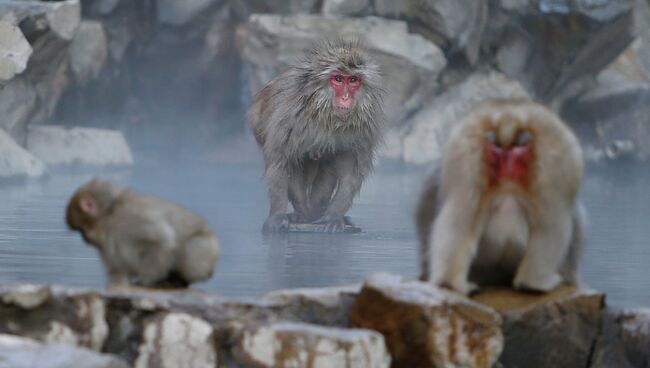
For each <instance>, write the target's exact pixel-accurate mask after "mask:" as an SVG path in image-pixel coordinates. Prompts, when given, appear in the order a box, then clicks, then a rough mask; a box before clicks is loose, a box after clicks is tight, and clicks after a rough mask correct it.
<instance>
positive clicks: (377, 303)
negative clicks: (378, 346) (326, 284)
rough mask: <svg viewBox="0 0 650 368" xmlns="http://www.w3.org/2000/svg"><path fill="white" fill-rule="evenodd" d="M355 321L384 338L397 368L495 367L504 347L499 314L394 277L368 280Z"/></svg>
mask: <svg viewBox="0 0 650 368" xmlns="http://www.w3.org/2000/svg"><path fill="white" fill-rule="evenodd" d="M350 320H351V325H352V326H355V327H361V328H368V329H371V330H376V331H379V332H381V333H382V335H384V338H385V339H386V345H387V346H388V350H389V351H390V354H391V356H392V360H393V365H392V366H393V367H404V368H406V367H476V368H490V367H492V366H493V364H494V363H495V362H496V361H497V359H498V357H499V354H501V351H502V349H503V335H502V333H501V318H500V317H499V315H498V313H496V312H495V311H494V310H492V309H490V308H488V307H485V306H483V305H480V304H478V303H475V302H473V301H472V300H470V299H467V298H465V297H464V296H462V295H459V294H457V293H453V292H450V291H447V290H444V289H439V288H436V287H434V286H433V285H432V284H430V283H425V282H420V281H407V280H405V279H403V278H402V277H399V276H394V275H389V274H373V275H371V276H370V277H368V279H367V280H366V282H365V283H364V285H363V288H362V289H361V292H360V293H359V296H358V297H357V300H356V302H355V304H354V306H353V307H352V314H351V317H350Z"/></svg>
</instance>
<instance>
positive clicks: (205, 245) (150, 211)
mask: <svg viewBox="0 0 650 368" xmlns="http://www.w3.org/2000/svg"><path fill="white" fill-rule="evenodd" d="M66 222H67V223H68V226H69V227H70V229H72V230H77V231H79V232H80V233H81V236H82V237H83V238H84V240H85V241H86V242H87V243H89V244H91V245H93V246H95V247H97V249H98V250H99V253H100V255H101V258H102V261H103V263H104V266H105V267H106V271H107V273H108V283H109V286H112V287H115V286H126V285H128V284H137V285H142V286H149V287H156V286H160V287H162V286H166V287H172V286H175V287H186V286H188V285H189V284H190V283H192V282H197V281H202V280H206V279H208V278H210V277H211V276H212V271H213V269H214V265H215V263H216V262H217V259H218V258H219V243H218V241H217V238H216V237H215V235H214V234H213V233H212V230H210V228H209V227H208V225H207V223H206V222H205V221H204V220H203V219H202V218H201V217H199V216H198V215H196V214H194V213H192V212H190V211H188V210H187V209H185V208H183V207H181V206H178V205H176V204H173V203H170V202H168V201H165V200H163V199H161V198H156V197H152V196H146V195H140V194H135V193H132V192H131V191H129V190H128V189H125V188H122V187H121V186H119V185H117V184H114V183H112V182H109V181H105V180H98V179H93V180H91V181H90V182H89V183H86V184H84V185H83V186H81V187H80V188H79V189H78V190H77V191H76V192H75V193H74V195H73V196H72V198H71V199H70V202H69V203H68V208H67V212H66Z"/></svg>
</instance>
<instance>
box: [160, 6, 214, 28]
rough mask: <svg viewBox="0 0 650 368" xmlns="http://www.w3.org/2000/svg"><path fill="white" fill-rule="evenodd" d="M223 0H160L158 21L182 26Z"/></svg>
mask: <svg viewBox="0 0 650 368" xmlns="http://www.w3.org/2000/svg"><path fill="white" fill-rule="evenodd" d="M217 2H221V0H184V1H177V0H158V3H157V9H158V21H160V22H161V23H164V24H171V25H175V26H180V25H183V24H186V23H188V22H189V21H190V20H192V19H193V18H194V17H195V16H197V15H198V14H200V13H201V12H202V11H204V10H205V9H207V8H208V7H209V6H211V5H213V4H215V3H217Z"/></svg>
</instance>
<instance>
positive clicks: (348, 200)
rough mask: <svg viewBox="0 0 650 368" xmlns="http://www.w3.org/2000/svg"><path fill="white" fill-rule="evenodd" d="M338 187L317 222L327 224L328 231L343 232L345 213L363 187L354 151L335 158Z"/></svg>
mask: <svg viewBox="0 0 650 368" xmlns="http://www.w3.org/2000/svg"><path fill="white" fill-rule="evenodd" d="M335 160H336V161H335V165H336V173H337V176H338V187H337V189H336V194H334V197H333V198H332V201H331V202H330V204H329V206H328V207H327V210H326V211H325V214H324V215H323V217H321V218H320V219H319V220H317V221H316V222H317V223H324V224H326V231H328V232H341V231H343V230H344V229H345V217H344V215H345V213H346V212H348V210H349V209H350V207H351V206H352V200H353V199H354V196H355V195H356V194H357V193H358V192H359V189H360V188H361V182H362V180H363V177H362V176H361V175H360V174H359V170H358V169H357V159H356V156H355V155H354V154H352V153H346V154H343V155H340V156H337V157H336V158H335Z"/></svg>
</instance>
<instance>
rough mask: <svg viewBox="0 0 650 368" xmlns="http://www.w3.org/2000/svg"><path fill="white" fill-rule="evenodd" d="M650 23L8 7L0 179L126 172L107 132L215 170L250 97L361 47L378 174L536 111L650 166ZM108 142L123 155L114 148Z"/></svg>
mask: <svg viewBox="0 0 650 368" xmlns="http://www.w3.org/2000/svg"><path fill="white" fill-rule="evenodd" d="M649 24H650V6H649V5H648V3H647V1H644V0H604V1H598V2H594V1H588V0H576V1H573V0H571V1H570V0H517V1H514V0H496V1H489V2H488V1H484V2H475V1H460V0H426V1H421V0H405V1H401V2H390V1H383V0H354V1H345V2H341V1H338V0H326V1H312V0H305V1H279V0H255V1H253V0H201V1H192V2H180V3H179V2H173V1H163V0H158V1H145V2H133V1H126V0H98V1H91V0H64V1H38V0H31V1H10V2H7V3H4V4H1V5H0V35H1V36H0V115H1V116H3V119H2V121H0V128H2V134H4V135H6V137H4V136H3V137H2V140H0V150H2V151H3V152H4V154H3V156H5V157H11V159H8V160H7V162H6V163H3V164H2V165H0V178H1V177H15V176H27V177H39V176H42V175H44V174H45V173H46V172H47V170H48V169H50V168H56V167H59V166H71V165H81V166H91V167H102V166H107V165H108V166H129V165H131V164H133V161H134V160H133V157H132V153H131V151H130V148H129V147H128V146H125V145H124V144H123V143H122V141H124V138H123V137H121V136H119V137H117V136H115V137H114V136H113V135H115V134H118V135H119V134H124V135H125V136H126V141H128V142H129V143H132V144H134V145H136V146H137V143H139V142H138V141H139V140H143V139H144V140H149V141H150V140H151V137H156V142H157V145H156V147H157V149H159V150H161V151H164V150H169V151H170V152H169V153H171V154H174V153H176V152H177V151H178V150H179V148H178V147H177V146H185V145H198V144H203V145H205V146H207V147H208V148H207V149H208V150H209V149H214V150H215V152H216V153H215V154H216V156H219V154H218V152H219V147H217V146H220V145H222V144H225V142H227V141H229V140H231V139H232V137H233V136H235V137H241V136H244V135H245V134H246V124H245V118H244V112H245V110H246V109H247V107H248V105H249V104H250V101H251V98H252V95H253V94H254V93H256V92H257V91H258V90H259V88H260V87H261V86H262V85H263V84H264V83H266V82H267V81H269V80H270V79H271V78H272V77H273V76H275V75H277V74H278V73H279V72H280V71H282V70H283V69H284V67H285V66H286V65H287V64H288V63H291V62H293V61H294V60H296V59H297V58H299V57H301V55H303V53H304V52H305V49H306V48H308V47H310V46H311V45H313V44H314V43H315V42H318V41H319V40H322V39H323V38H336V37H343V38H351V39H360V40H361V41H363V42H364V43H365V44H366V45H367V46H368V48H369V51H370V52H371V53H372V54H373V56H374V57H375V58H376V59H377V60H378V61H379V62H380V64H381V67H382V73H383V75H384V77H385V79H386V82H387V85H386V89H387V90H388V92H389V93H388V94H387V96H386V99H385V106H384V110H385V112H386V123H387V124H386V125H387V129H386V144H385V147H384V150H383V151H382V152H381V154H380V159H381V160H383V161H387V162H397V163H400V164H408V165H428V164H431V163H432V162H435V161H436V160H437V158H438V157H439V155H440V147H441V145H442V144H443V143H444V141H445V137H446V134H447V132H448V130H449V128H450V127H451V126H452V125H453V124H454V122H455V121H457V120H458V119H459V117H460V116H462V114H464V113H465V111H467V109H468V108H469V107H471V106H473V105H474V104H476V103H478V102H480V101H482V100H484V99H487V98H495V97H503V98H510V97H531V98H534V99H536V100H539V101H541V102H543V103H545V104H547V105H549V106H551V107H552V108H553V109H554V110H556V111H557V112H559V113H560V114H561V115H562V117H563V118H564V119H565V120H566V121H567V122H568V123H569V124H570V125H571V126H572V127H573V128H574V129H575V130H576V131H577V133H578V136H579V137H580V139H581V143H582V145H583V146H584V149H585V153H586V158H587V160H589V161H592V162H603V161H610V160H631V161H635V162H639V161H640V162H647V161H648V159H649V158H650V151H649V149H648V145H647V144H645V142H647V141H648V140H649V139H650V130H648V128H647V126H648V124H646V123H647V121H648V119H650V110H649V109H648V108H647V105H648V104H647V103H646V102H647V100H648V96H650V92H649V91H650V31H648V29H650V28H649V27H648V25H649ZM40 125H47V126H52V127H46V128H45V127H44V128H41V127H40ZM85 126H92V127H100V128H105V129H107V130H118V131H120V133H117V132H112V131H108V132H106V131H97V130H89V131H84V132H83V134H81V133H80V132H79V130H78V128H76V127H85ZM70 128H73V129H71V130H70ZM163 132H167V133H166V134H167V135H165V133H163ZM195 132H200V133H195ZM106 136H112V138H111V139H112V140H113V141H114V142H117V144H118V146H119V149H118V148H115V149H114V150H112V151H111V150H106V149H105V147H106V144H104V141H105V138H106ZM182 137H187V138H185V140H181V138H182ZM44 138H46V139H44ZM66 142H74V144H66ZM215 147H216V148H215ZM136 148H137V147H136ZM95 150H99V151H100V152H99V153H97V152H95ZM50 157H54V158H56V160H52V159H50ZM88 157H90V158H88Z"/></svg>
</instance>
